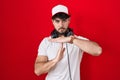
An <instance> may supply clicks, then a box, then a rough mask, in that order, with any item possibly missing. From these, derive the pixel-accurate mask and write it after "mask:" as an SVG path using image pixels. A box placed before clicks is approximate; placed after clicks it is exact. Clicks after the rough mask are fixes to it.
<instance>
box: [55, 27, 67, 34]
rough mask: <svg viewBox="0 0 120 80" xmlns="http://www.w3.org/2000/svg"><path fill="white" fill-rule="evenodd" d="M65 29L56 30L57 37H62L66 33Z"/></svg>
mask: <svg viewBox="0 0 120 80" xmlns="http://www.w3.org/2000/svg"><path fill="white" fill-rule="evenodd" d="M66 31H67V29H66V28H63V27H61V28H59V29H58V30H56V32H57V33H58V35H64V34H65V33H66Z"/></svg>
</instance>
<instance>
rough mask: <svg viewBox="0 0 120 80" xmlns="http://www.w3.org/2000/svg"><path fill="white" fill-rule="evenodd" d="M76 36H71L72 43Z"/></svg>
mask: <svg viewBox="0 0 120 80" xmlns="http://www.w3.org/2000/svg"><path fill="white" fill-rule="evenodd" d="M74 39H75V37H74V36H70V43H71V44H73V41H74Z"/></svg>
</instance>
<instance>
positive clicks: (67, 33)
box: [51, 28, 74, 38]
mask: <svg viewBox="0 0 120 80" xmlns="http://www.w3.org/2000/svg"><path fill="white" fill-rule="evenodd" d="M59 35H60V33H59V32H58V31H56V30H55V29H54V30H53V31H52V32H51V38H58V37H59ZM63 35H64V36H65V37H68V36H71V35H74V33H73V30H72V29H71V28H68V29H67V30H66V32H65V33H64V34H63Z"/></svg>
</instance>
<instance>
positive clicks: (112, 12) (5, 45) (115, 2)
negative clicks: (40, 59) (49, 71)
mask: <svg viewBox="0 0 120 80" xmlns="http://www.w3.org/2000/svg"><path fill="white" fill-rule="evenodd" d="M0 3H1V4H0V9H1V10H0V11H1V12H0V20H1V21H0V80H44V77H45V75H42V76H40V77H37V76H36V75H35V74H34V62H35V58H36V56H37V49H38V45H39V43H40V41H41V40H42V39H43V38H44V37H45V36H49V34H50V32H51V30H52V29H53V25H52V22H51V8H52V7H53V6H54V5H56V4H58V3H61V4H64V5H67V6H68V8H69V9H70V14H71V15H72V17H71V24H70V26H71V27H72V28H73V29H74V32H75V33H76V34H77V35H82V36H84V37H87V38H89V39H91V40H93V41H96V42H98V43H99V44H100V45H101V46H102V48H103V54H102V55H101V56H99V57H94V56H91V55H88V54H84V57H83V60H82V63H81V80H120V62H119V60H120V58H119V57H120V53H119V52H120V49H119V48H120V46H119V45H120V39H119V38H120V36H119V34H120V30H119V27H120V6H119V5H120V3H119V0H41V1H40V0H2V1H0Z"/></svg>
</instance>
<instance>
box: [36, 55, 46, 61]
mask: <svg viewBox="0 0 120 80" xmlns="http://www.w3.org/2000/svg"><path fill="white" fill-rule="evenodd" d="M47 61H48V57H47V56H42V55H38V56H37V58H36V61H35V63H40V62H47Z"/></svg>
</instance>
